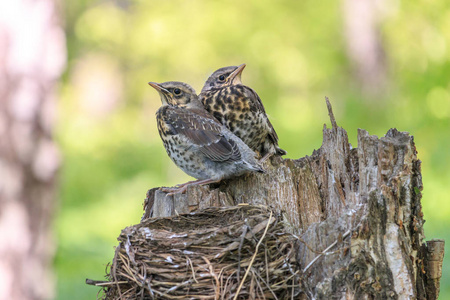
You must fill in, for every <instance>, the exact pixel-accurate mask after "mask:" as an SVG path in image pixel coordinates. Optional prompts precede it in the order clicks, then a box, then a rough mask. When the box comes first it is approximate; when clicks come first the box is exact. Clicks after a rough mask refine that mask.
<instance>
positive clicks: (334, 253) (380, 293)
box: [126, 99, 444, 299]
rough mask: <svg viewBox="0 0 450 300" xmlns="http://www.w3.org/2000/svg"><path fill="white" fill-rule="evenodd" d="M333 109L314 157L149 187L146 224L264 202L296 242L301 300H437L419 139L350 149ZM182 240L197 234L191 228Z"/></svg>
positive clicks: (373, 140)
mask: <svg viewBox="0 0 450 300" xmlns="http://www.w3.org/2000/svg"><path fill="white" fill-rule="evenodd" d="M327 105H328V109H329V114H330V119H331V121H332V128H327V127H326V126H324V129H323V143H322V146H321V147H320V149H318V150H315V151H314V152H313V154H312V155H311V156H306V157H303V158H300V159H297V160H292V159H282V158H280V157H273V158H272V159H270V160H269V161H268V162H267V163H266V165H265V168H266V170H267V172H266V174H249V175H246V176H242V177H239V178H234V179H231V180H226V181H223V182H221V183H220V184H214V185H211V186H194V187H189V188H188V190H187V192H186V194H183V195H180V194H179V195H174V196H167V195H166V194H165V193H163V192H161V191H160V190H158V188H155V189H151V190H149V192H148V193H147V199H146V201H145V203H144V210H145V213H144V215H143V218H142V221H141V222H142V223H144V222H148V221H149V220H154V218H162V217H170V216H174V215H180V216H182V214H186V213H188V214H189V213H192V212H201V211H203V210H204V209H205V208H208V207H224V206H232V205H237V204H240V203H248V204H251V205H264V206H267V207H270V208H271V209H272V210H273V211H275V212H276V213H279V214H280V216H282V218H283V220H284V222H283V223H284V230H285V232H287V233H290V234H291V235H292V236H294V237H296V238H297V241H298V242H297V243H296V258H295V260H296V264H298V265H297V270H296V272H298V273H296V274H298V282H297V283H298V286H299V287H300V288H299V289H298V291H300V292H298V293H296V294H295V295H296V298H298V299H308V298H310V299H329V298H330V297H333V298H336V299H372V298H375V299H436V298H437V295H438V294H439V279H440V274H441V268H442V257H443V247H444V246H443V241H430V242H428V246H427V245H426V244H425V243H424V232H423V223H424V219H423V214H422V207H421V202H420V201H421V198H422V193H421V192H422V188H423V187H422V177H421V176H422V175H421V162H420V160H419V159H418V158H417V151H416V148H415V144H414V139H413V137H412V136H410V135H409V134H408V133H406V132H399V131H398V130H396V129H390V130H389V131H388V132H387V133H386V135H385V136H384V137H381V138H378V137H376V136H373V135H369V133H368V132H367V131H365V130H361V129H360V130H358V148H353V147H352V145H350V143H349V142H348V136H347V132H346V131H345V130H344V129H342V128H341V127H339V126H338V125H337V123H336V121H335V119H334V116H333V113H332V110H331V105H330V104H329V101H328V99H327ZM226 225H227V224H223V226H224V227H226ZM136 226H139V225H136ZM126 230H130V229H126ZM167 230H168V231H167V232H168V233H166V234H170V228H168V229H167ZM347 232H349V234H348V235H346V233H347ZM186 234H187V235H190V234H195V233H194V232H190V231H189V229H188V228H187V229H186ZM240 241H241V239H240V238H237V240H236V241H235V244H236V246H235V248H234V249H237V248H238V247H239V246H238V245H239V242H240ZM168 242H170V241H168ZM216 242H217V243H219V241H216ZM330 246H332V247H330ZM327 248H330V249H329V250H327V251H325V249H327ZM318 253H319V254H320V253H321V254H320V257H319V258H317V257H318V255H319V254H318ZM246 259H247V260H248V259H249V257H244V256H243V257H242V260H246ZM269 263H270V262H269ZM241 268H242V265H241ZM236 269H238V266H236ZM302 270H303V271H304V272H302ZM254 278H257V277H254ZM194 281H195V280H194ZM186 284H191V283H186ZM252 284H256V283H252ZM293 286H294V284H293ZM296 289H297V288H296ZM192 291H194V290H192ZM286 295H287V294H286ZM289 295H291V296H292V295H294V294H292V293H291V294H289ZM165 296H167V295H165ZM247 296H248V295H247ZM266 296H267V295H266ZM167 297H168V296H167ZM269 298H270V297H269ZM149 299H150V298H149ZM227 299H228V298H227Z"/></svg>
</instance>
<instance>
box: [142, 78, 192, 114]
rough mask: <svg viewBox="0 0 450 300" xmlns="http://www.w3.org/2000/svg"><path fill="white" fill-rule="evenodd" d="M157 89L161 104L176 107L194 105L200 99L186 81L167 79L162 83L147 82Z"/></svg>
mask: <svg viewBox="0 0 450 300" xmlns="http://www.w3.org/2000/svg"><path fill="white" fill-rule="evenodd" d="M148 84H149V85H150V86H151V87H153V88H154V89H155V90H157V91H158V93H159V96H160V97H161V102H162V104H163V105H170V106H178V107H187V108H190V107H196V106H197V105H199V103H200V101H199V100H198V96H197V94H196V92H195V90H194V89H193V88H192V87H191V86H190V85H189V84H187V83H184V82H179V81H168V82H163V83H156V82H149V83H148Z"/></svg>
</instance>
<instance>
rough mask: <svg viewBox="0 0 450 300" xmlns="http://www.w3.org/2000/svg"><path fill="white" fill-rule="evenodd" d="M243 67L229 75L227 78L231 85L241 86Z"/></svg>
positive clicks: (243, 65)
mask: <svg viewBox="0 0 450 300" xmlns="http://www.w3.org/2000/svg"><path fill="white" fill-rule="evenodd" d="M245 66H246V64H242V65H240V66H239V67H237V69H236V70H234V71H233V73H231V74H230V76H228V78H229V81H230V82H231V84H242V81H241V75H242V71H244V68H245Z"/></svg>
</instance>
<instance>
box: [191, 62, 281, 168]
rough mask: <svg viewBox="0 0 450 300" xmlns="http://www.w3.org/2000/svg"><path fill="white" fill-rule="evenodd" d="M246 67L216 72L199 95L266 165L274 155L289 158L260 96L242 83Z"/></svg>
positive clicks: (220, 120)
mask: <svg viewBox="0 0 450 300" xmlns="http://www.w3.org/2000/svg"><path fill="white" fill-rule="evenodd" d="M244 68H245V64H242V65H240V66H237V67H236V66H230V67H225V68H220V69H218V70H216V71H215V72H214V73H213V74H212V75H211V76H210V77H209V78H208V80H207V81H206V83H205V85H204V86H203V89H202V91H201V93H200V95H199V97H200V101H201V102H202V104H203V106H204V107H205V109H206V110H207V111H208V112H210V113H211V114H212V115H213V116H214V117H215V118H216V119H217V120H218V121H219V122H221V123H222V124H223V125H225V126H226V127H227V128H228V129H230V130H231V132H233V133H234V134H235V135H237V136H238V137H240V138H241V139H242V141H243V142H244V143H246V144H247V145H248V146H249V147H250V148H251V149H252V150H254V151H256V152H258V153H259V154H260V155H261V157H262V158H261V162H264V161H265V160H266V159H267V158H269V157H270V156H271V155H273V154H278V155H285V154H286V151H284V150H283V149H281V148H280V147H279V146H278V135H277V133H276V132H275V129H274V128H273V126H272V124H271V123H270V121H269V118H268V117H267V115H266V111H265V109H264V106H263V104H262V102H261V99H260V98H259V96H258V94H257V93H256V92H255V91H254V90H253V89H251V88H250V87H248V86H246V85H243V84H242V82H241V75H242V71H243V70H244Z"/></svg>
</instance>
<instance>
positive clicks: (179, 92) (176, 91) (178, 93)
mask: <svg viewBox="0 0 450 300" xmlns="http://www.w3.org/2000/svg"><path fill="white" fill-rule="evenodd" d="M173 93H174V94H175V95H180V94H181V90H180V89H178V88H177V89H174V90H173Z"/></svg>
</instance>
